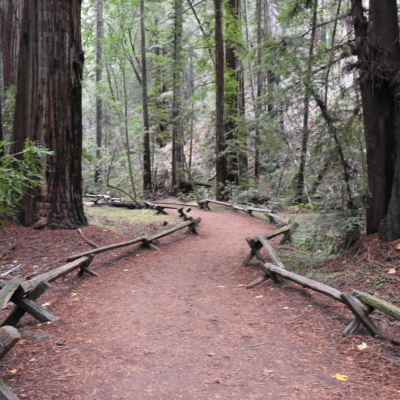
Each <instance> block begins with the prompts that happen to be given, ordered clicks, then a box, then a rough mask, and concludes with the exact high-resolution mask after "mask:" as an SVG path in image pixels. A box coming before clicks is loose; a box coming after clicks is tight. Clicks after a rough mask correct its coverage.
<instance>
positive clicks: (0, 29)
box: [0, 1, 6, 140]
mask: <svg viewBox="0 0 400 400" xmlns="http://www.w3.org/2000/svg"><path fill="white" fill-rule="evenodd" d="M5 8H6V2H5V1H0V35H1V37H0V118H1V110H2V109H3V102H4V54H3V37H4V20H5ZM1 128H2V125H1V123H0V129H1ZM1 140H3V131H1Z"/></svg>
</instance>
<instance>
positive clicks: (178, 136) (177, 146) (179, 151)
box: [172, 0, 185, 189]
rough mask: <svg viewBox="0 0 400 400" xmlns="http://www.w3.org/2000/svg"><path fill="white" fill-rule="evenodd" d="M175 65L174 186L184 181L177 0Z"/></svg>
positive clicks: (179, 6)
mask: <svg viewBox="0 0 400 400" xmlns="http://www.w3.org/2000/svg"><path fill="white" fill-rule="evenodd" d="M174 24H175V27H174V65H173V83H172V86H173V88H172V91H173V99H172V186H173V188H174V189H175V188H176V186H177V185H178V184H179V182H181V181H182V180H184V173H183V170H184V157H185V156H184V152H183V119H182V69H183V66H182V64H183V59H182V38H183V1H182V0H175V17H174Z"/></svg>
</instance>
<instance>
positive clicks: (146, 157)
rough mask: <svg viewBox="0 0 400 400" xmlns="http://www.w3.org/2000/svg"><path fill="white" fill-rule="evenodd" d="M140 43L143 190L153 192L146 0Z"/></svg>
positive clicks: (142, 11) (141, 15)
mask: <svg viewBox="0 0 400 400" xmlns="http://www.w3.org/2000/svg"><path fill="white" fill-rule="evenodd" d="M140 41H141V53H142V107H143V127H144V131H145V132H144V137H143V149H144V150H143V190H144V191H149V190H151V151H150V124H149V105H148V96H147V63H146V33H145V26H144V0H140Z"/></svg>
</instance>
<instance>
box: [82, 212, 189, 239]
mask: <svg viewBox="0 0 400 400" xmlns="http://www.w3.org/2000/svg"><path fill="white" fill-rule="evenodd" d="M173 212H174V211H172V212H171V215H155V214H156V212H155V211H154V210H128V209H123V208H117V207H92V206H87V207H85V214H86V217H87V218H88V221H89V224H91V225H97V226H100V227H102V228H106V229H109V230H111V231H113V232H115V233H117V234H124V235H125V234H129V235H133V236H141V235H142V234H145V233H146V232H148V231H150V230H156V229H160V228H161V227H164V225H165V224H167V225H168V228H171V227H172V226H175V225H177V224H179V223H181V222H182V219H180V218H178V216H177V215H173V214H172V213H173Z"/></svg>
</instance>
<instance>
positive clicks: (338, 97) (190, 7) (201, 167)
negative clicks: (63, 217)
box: [0, 0, 400, 240]
mask: <svg viewBox="0 0 400 400" xmlns="http://www.w3.org/2000/svg"><path fill="white" fill-rule="evenodd" d="M28 3H29V2H28ZM74 3H79V2H74ZM377 3H378V2H376V1H373V0H371V2H370V4H369V7H368V6H366V5H364V6H363V4H362V2H361V1H358V0H353V1H352V2H348V1H342V0H294V1H293V0H292V1H287V0H280V1H273V0H254V1H252V0H241V1H240V0H229V1H221V0H214V1H210V0H202V1H198V2H194V1H193V0H185V1H183V0H172V1H166V0H163V1H146V2H144V1H143V0H141V1H132V0H96V1H94V0H85V1H83V2H82V10H81V11H82V14H81V17H82V20H81V34H82V48H83V50H84V58H85V61H84V63H83V71H82V85H83V86H82V87H83V92H82V98H83V103H82V104H83V118H82V124H83V148H82V162H83V167H82V174H83V192H84V193H109V194H110V195H111V196H120V195H121V193H122V194H123V195H124V196H126V197H130V198H131V199H132V200H134V201H137V200H138V198H139V197H142V195H143V196H146V195H148V194H149V193H150V192H157V191H169V192H172V193H175V194H181V195H184V196H188V194H187V193H186V192H187V191H188V190H189V189H192V188H193V189H194V193H195V196H196V198H197V199H201V198H203V197H207V196H209V195H210V192H209V191H208V189H205V188H204V186H207V185H208V184H209V183H210V182H212V183H213V185H214V188H215V194H216V198H217V199H229V200H230V201H232V202H236V203H242V204H244V203H248V202H252V201H254V200H256V199H261V200H263V199H264V200H266V199H268V200H269V205H270V206H275V207H279V206H290V207H292V210H297V211H298V210H302V209H310V210H314V211H318V212H320V213H323V212H326V213H328V214H329V215H330V214H331V213H332V212H333V211H335V212H337V211H340V213H337V214H336V217H337V218H342V219H341V220H340V225H341V226H345V227H346V229H345V230H346V232H343V233H344V235H347V234H349V235H350V237H351V236H352V235H353V234H354V235H355V237H357V235H358V234H360V233H363V232H364V231H365V227H366V229H367V232H368V233H373V232H376V231H379V230H380V231H381V233H382V235H383V238H384V239H385V240H393V239H395V238H398V237H400V236H399V235H400V230H399V229H397V228H391V227H389V228H388V227H387V226H386V227H385V224H384V223H382V221H383V220H384V218H385V217H386V216H387V213H388V212H389V211H390V210H391V208H390V204H391V203H390V201H391V199H393V197H395V196H393V195H391V193H392V191H395V190H397V189H396V185H395V184H393V182H396V179H395V177H396V176H397V173H396V172H395V170H396V157H395V153H393V154H389V153H388V148H391V149H393V151H395V150H396V146H397V142H396V141H395V140H394V139H393V140H392V141H391V140H386V139H383V141H385V140H386V142H385V143H386V145H385V146H384V147H385V150H384V158H385V157H386V156H387V157H386V158H387V159H388V160H389V161H386V162H384V164H385V165H386V164H388V168H389V169H390V172H389V173H386V175H387V176H389V178H388V179H387V180H388V181H390V182H389V183H388V184H387V185H386V186H385V187H384V188H383V189H382V192H385V193H386V197H385V196H383V197H384V200H381V202H382V204H375V203H374V201H376V199H378V198H379V199H381V198H382V196H379V195H374V190H376V187H375V186H376V185H375V186H373V185H372V186H373V187H372V186H371V182H372V181H371V179H372V178H373V179H381V178H382V174H383V175H385V171H383V172H382V171H381V170H380V169H379V168H378V164H379V162H378V161H377V160H376V159H375V160H373V159H372V158H371V157H370V162H369V163H367V159H368V147H370V148H371V146H372V147H373V146H374V145H373V144H371V146H368V144H369V142H368V140H367V141H366V139H365V138H366V136H367V137H368V129H366V132H364V124H363V106H364V114H365V107H366V105H365V101H364V104H362V102H361V100H362V99H365V98H366V96H367V95H366V91H364V92H363V91H362V89H363V85H364V89H365V87H366V85H367V84H370V88H369V89H371V88H372V89H373V88H376V92H377V93H378V94H379V88H380V89H381V90H386V91H387V92H388V93H390V96H392V97H393V96H395V90H393V89H392V88H393V87H394V86H395V85H394V83H393V82H396V80H395V79H394V77H395V76H396V74H397V71H398V69H399V67H400V64H399V63H398V60H397V58H396V57H397V56H396V54H397V52H398V48H399V46H398V22H397V27H396V26H395V24H396V21H397V3H396V2H395V1H393V0H390V1H387V2H385V6H382V7H381V10H382V12H381V14H384V15H385V16H386V17H387V16H388V15H391V14H393V10H395V13H394V15H395V18H396V21H395V22H394V25H393V24H392V25H390V24H389V23H387V24H385V21H384V20H383V22H382V21H380V22H381V23H380V24H374V25H371V21H373V20H374V18H375V17H376V14H374V7H375V8H376V7H379V5H377ZM1 4H2V18H1V20H2V27H1V30H2V32H3V40H2V41H1V42H2V46H1V57H0V59H1V60H2V63H1V67H2V68H0V70H1V74H2V79H0V81H1V83H2V87H1V88H0V92H1V96H0V97H1V102H0V105H1V109H2V128H3V129H2V135H3V138H4V141H5V142H4V148H5V149H7V144H8V146H9V145H10V143H15V141H16V137H17V136H16V131H17V128H16V124H17V123H19V122H18V121H20V120H22V119H23V118H16V116H18V113H17V111H15V109H16V108H17V109H18V95H17V102H16V100H15V99H16V93H17V89H16V88H17V85H18V82H17V81H18V79H17V78H18V77H17V73H16V71H17V65H18V58H20V59H21V57H19V56H20V49H21V47H20V46H22V45H21V44H20V41H21V37H23V35H21V32H24V25H23V22H21V21H23V18H22V16H23V13H24V2H23V1H22V0H7V1H6V0H4V1H2V3H1ZM79 6H80V5H79ZM360 7H361V8H360ZM393 7H394V8H393ZM25 8H27V6H26V5H25ZM357 13H358V14H357ZM372 26H373V27H372ZM394 26H395V28H393V27H394ZM384 27H388V29H389V30H391V31H392V33H393V34H394V38H395V39H394V40H392V41H390V40H391V39H390V37H389V39H387V41H386V43H379V40H381V36H384V35H381V34H380V31H379V29H383V28H384ZM392 28H393V29H392ZM37 29H40V28H37ZM396 29H397V30H396ZM396 34H397V36H396ZM363 35H364V36H363ZM374 35H375V36H374ZM374 38H375V40H371V39H374ZM384 39H385V38H384ZM385 40H386V39H385ZM22 42H23V41H21V43H22ZM367 42H368V45H366V44H365V43H367ZM360 43H361V45H360ZM371 43H372V44H371ZM368 46H369V47H368ZM391 46H395V47H396V50H395V51H393V50H392V48H391ZM363 49H364V50H365V49H367V50H368V49H370V50H371V49H372V50H371V51H370V52H367V51H364V50H363ZM391 52H392V53H391ZM387 54H389V57H386V58H392V59H393V60H395V63H397V64H399V65H397V64H396V65H395V63H394V62H392V64H393V65H392V64H391V61H388V60H386V59H385V60H383V61H382V59H383V58H385V57H384V56H383V55H387ZM79 62H81V61H79ZM20 63H21V61H20ZM363 63H364V64H363ZM374 63H375V64H376V65H378V67H379V68H376V70H374V71H372V68H371V67H370V65H372V64H374ZM379 63H381V65H379ZM363 65H364V66H365V65H368V68H369V69H368V72H369V73H370V75H368V76H369V77H368V76H367V74H364V77H363V75H362V72H363ZM382 71H385V72H382ZM364 72H365V71H364ZM378 75H379V76H378ZM366 76H367V77H366ZM371 76H372V78H371ZM377 76H378V78H379V79H378V78H377ZM20 86H21V85H20ZM360 88H361V89H360ZM382 88H383V89H382ZM370 92H371V93H373V92H374V90H370ZM375 97H376V99H375V100H377V101H378V102H379V101H380V102H381V103H382V98H379V96H375ZM388 101H389V100H388ZM390 107H392V108H393V115H396V110H397V109H396V107H397V105H396V104H391V105H390ZM375 111H376V114H378V111H379V110H374V109H373V108H372V112H375ZM393 115H392V114H391V115H389V116H388V117H387V118H388V119H391V120H395V117H393ZM378 116H379V115H378ZM14 120H15V121H16V123H15V124H14ZM384 124H385V122H384ZM372 125H373V124H372ZM386 125H387V124H386ZM396 128H397V126H396V125H395V124H394V123H392V125H391V132H390V135H391V136H392V137H393V136H394V135H395V129H396ZM39 144H40V145H42V146H44V147H47V146H46V142H45V141H44V142H43V143H39ZM14 150H15V149H14ZM19 150H21V149H19ZM50 150H52V149H50ZM41 151H43V150H41ZM370 155H371V151H370ZM46 157H52V156H51V155H49V154H47V153H46ZM399 159H400V157H398V158H397V160H399ZM46 160H47V159H46ZM374 168H377V171H378V172H377V173H372V172H371V171H373V169H374ZM373 175H374V176H373ZM75 190H76V191H78V192H79V188H75ZM397 192H398V191H397ZM397 192H396V193H397ZM377 193H378V192H377ZM371 199H372V200H371ZM392 203H393V201H392ZM394 203H396V207H397V209H398V208H399V207H398V204H399V202H398V201H396V202H394ZM396 207H395V208H396ZM377 210H378V211H379V212H377ZM397 211H398V210H397ZM392 212H394V213H395V212H396V210H395V211H393V210H392ZM79 213H80V212H78V213H77V214H79ZM365 214H366V215H367V218H366V220H365ZM392 215H396V214H392ZM392 219H394V220H396V218H386V221H387V220H392ZM34 222H35V221H34ZM36 223H37V221H36ZM84 223H85V220H84V217H82V218H81V224H84ZM39 225H40V223H39ZM72 225H74V226H75V225H76V224H72ZM78 225H79V223H78ZM396 229H397V230H396ZM388 232H389V233H388Z"/></svg>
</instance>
